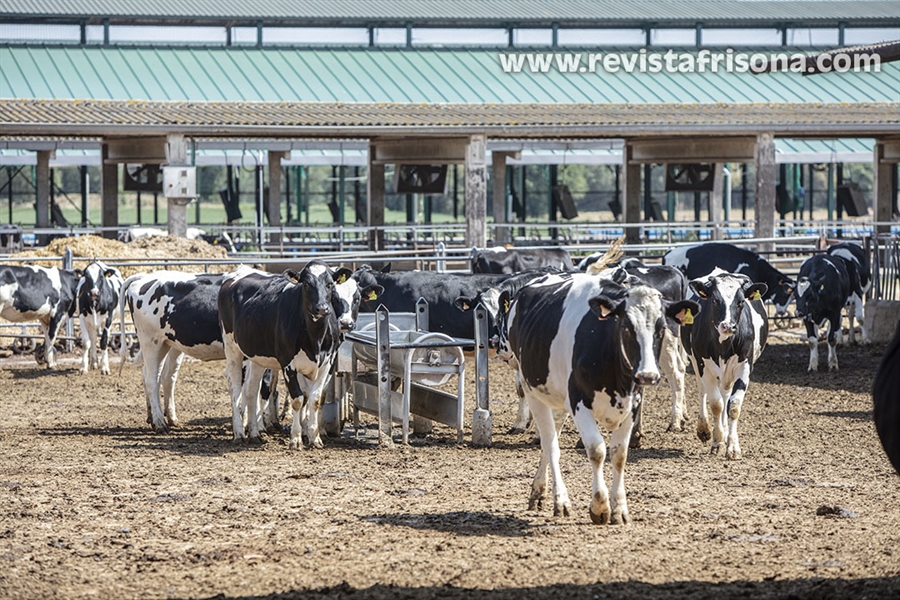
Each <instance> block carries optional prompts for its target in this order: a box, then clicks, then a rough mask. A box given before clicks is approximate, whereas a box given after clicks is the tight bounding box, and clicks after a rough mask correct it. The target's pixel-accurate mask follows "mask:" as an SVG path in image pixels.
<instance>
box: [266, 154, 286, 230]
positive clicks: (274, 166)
mask: <svg viewBox="0 0 900 600" xmlns="http://www.w3.org/2000/svg"><path fill="white" fill-rule="evenodd" d="M287 155H288V153H287V152H276V151H274V150H270V151H269V206H268V212H267V214H266V217H268V219H269V227H281V182H282V180H283V177H282V168H281V159H283V158H285V157H286V156H287ZM269 243H272V244H280V243H281V234H280V233H273V234H272V235H270V236H269Z"/></svg>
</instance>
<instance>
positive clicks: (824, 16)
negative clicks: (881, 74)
mask: <svg viewBox="0 0 900 600" xmlns="http://www.w3.org/2000/svg"><path fill="white" fill-rule="evenodd" d="M92 17H93V18H98V17H111V18H115V19H117V20H119V21H128V20H131V21H143V22H151V21H160V20H178V19H181V20H193V21H203V20H205V21H217V22H218V21H223V22H224V21H227V20H235V19H237V20H244V21H254V20H257V19H261V20H264V21H268V22H272V21H281V22H284V23H294V24H296V23H297V22H306V23H311V24H333V25H342V24H343V25H347V24H356V25H360V24H364V25H365V24H371V25H384V24H394V25H396V24H400V25H402V24H405V23H406V22H411V23H413V24H416V25H418V26H422V25H425V26H428V25H431V26H446V25H447V24H480V25H485V24H493V25H500V26H505V25H507V24H511V23H514V24H529V25H536V24H542V25H549V24H550V23H553V22H557V23H561V24H574V25H582V26H584V25H585V24H598V23H600V24H606V25H611V26H620V25H622V24H635V23H653V24H654V25H655V26H661V25H662V26H664V25H666V24H669V25H671V24H676V23H681V24H685V23H695V22H703V23H706V24H710V23H719V24H732V25H737V24H746V23H757V24H758V23H766V22H767V23H772V24H775V23H784V24H793V23H796V22H806V23H809V22H819V23H824V22H828V23H833V24H837V23H838V22H841V21H843V22H848V23H854V24H858V23H860V22H866V23H879V22H882V23H883V22H886V21H887V22H890V21H893V22H896V21H898V20H900V6H898V3H897V2H896V1H895V0H887V1H880V0H875V1H872V0H864V1H846V0H831V1H810V0H807V1H771V0H769V1H747V2H733V1H724V0H631V1H621V0H619V1H616V0H554V1H553V2H547V1H545V0H341V1H339V2H335V1H326V0H297V1H291V2H288V1H285V0H256V1H255V2H244V1H237V0H177V1H175V0H162V1H157V2H147V1H146V0H0V18H6V19H34V18H41V19H54V18H55V19H59V18H69V19H83V18H92Z"/></svg>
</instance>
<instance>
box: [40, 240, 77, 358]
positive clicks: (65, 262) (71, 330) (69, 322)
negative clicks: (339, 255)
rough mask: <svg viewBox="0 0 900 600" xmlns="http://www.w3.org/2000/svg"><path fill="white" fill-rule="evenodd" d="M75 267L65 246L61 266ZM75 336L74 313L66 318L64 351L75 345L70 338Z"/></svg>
mask: <svg viewBox="0 0 900 600" xmlns="http://www.w3.org/2000/svg"><path fill="white" fill-rule="evenodd" d="M74 267H75V260H74V257H73V256H72V249H71V248H66V251H65V252H64V253H63V259H62V268H63V269H65V270H67V271H71V270H72V269H73V268H74ZM73 337H75V315H74V314H73V315H72V318H71V319H66V352H71V351H72V350H73V349H74V347H75V345H74V342H73V340H72V338H73ZM45 351H49V348H47V349H45Z"/></svg>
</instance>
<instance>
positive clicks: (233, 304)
mask: <svg viewBox="0 0 900 600" xmlns="http://www.w3.org/2000/svg"><path fill="white" fill-rule="evenodd" d="M334 287H335V283H334V279H333V277H332V274H331V269H329V268H328V265H326V264H325V263H322V262H319V261H313V262H310V263H309V264H307V265H306V267H304V268H303V270H301V271H300V272H299V273H297V272H296V271H293V270H288V271H285V273H284V274H283V275H269V274H267V273H262V272H260V271H256V270H254V269H251V268H248V267H240V268H238V269H237V270H236V271H233V272H231V273H228V274H226V275H225V280H224V282H223V283H222V287H221V289H220V290H219V298H218V306H219V322H220V324H221V327H222V340H223V342H224V344H225V362H226V366H225V370H226V375H227V378H228V383H229V385H230V387H231V397H232V429H233V431H234V439H235V440H236V441H237V440H243V439H246V438H247V437H249V438H250V439H251V440H254V439H260V421H259V413H260V411H259V389H260V382H261V380H262V377H263V375H264V372H265V370H266V369H271V370H273V371H279V372H281V373H282V374H283V375H284V378H285V381H286V383H287V387H288V393H289V394H290V396H291V407H292V408H293V410H294V418H293V423H292V426H291V442H290V445H291V448H295V449H299V448H300V447H301V445H302V441H301V440H302V434H303V433H304V432H302V431H301V429H306V431H305V433H306V437H307V439H308V440H309V442H310V444H311V445H312V446H313V447H317V448H320V447H321V446H322V440H321V438H320V437H319V432H318V424H319V423H318V408H319V401H320V399H321V396H322V392H323V390H324V388H325V384H326V382H327V380H328V377H329V375H330V374H331V368H332V365H333V363H334V359H335V357H336V356H337V350H338V346H339V345H340V343H341V340H340V326H339V324H338V318H337V315H335V310H334V307H333V305H332V296H333V294H334ZM245 360H246V361H247V365H246V374H245V368H244V361H245ZM242 405H246V410H247V415H248V416H247V422H248V428H247V429H248V431H247V432H246V433H245V431H244V425H243V415H242V410H241V408H242ZM306 407H308V410H304V409H305V408H306ZM301 415H302V416H303V417H304V418H305V419H306V427H303V426H302V425H301Z"/></svg>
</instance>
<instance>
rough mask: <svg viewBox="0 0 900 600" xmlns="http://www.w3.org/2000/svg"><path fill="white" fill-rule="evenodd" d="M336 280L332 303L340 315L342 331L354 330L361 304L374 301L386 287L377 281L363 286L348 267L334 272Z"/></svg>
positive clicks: (338, 315)
mask: <svg viewBox="0 0 900 600" xmlns="http://www.w3.org/2000/svg"><path fill="white" fill-rule="evenodd" d="M332 277H333V279H334V282H335V286H334V294H333V295H332V297H331V304H332V307H333V308H334V313H335V314H336V315H337V317H338V323H339V324H340V326H341V331H353V328H354V327H356V318H357V317H358V316H359V306H360V304H362V303H364V302H374V301H375V300H378V297H379V296H380V295H381V294H383V293H384V288H383V287H381V286H380V285H378V284H377V283H370V284H368V285H365V286H362V285H360V283H359V281H357V279H356V277H355V274H354V273H353V272H352V271H351V270H350V269H347V268H343V267H342V268H340V269H338V270H337V271H335V272H334V273H333V274H332Z"/></svg>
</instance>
